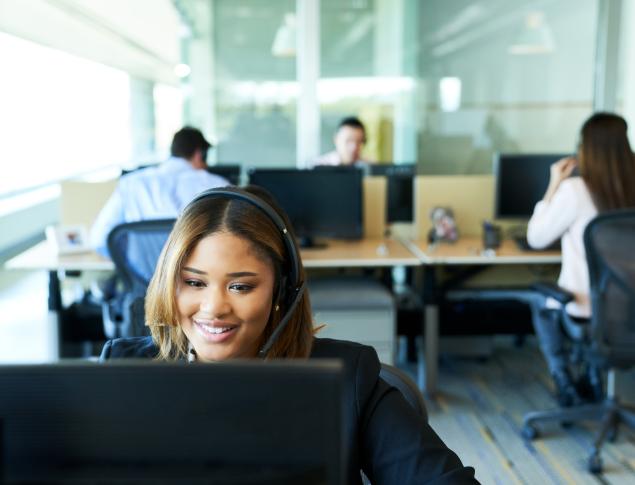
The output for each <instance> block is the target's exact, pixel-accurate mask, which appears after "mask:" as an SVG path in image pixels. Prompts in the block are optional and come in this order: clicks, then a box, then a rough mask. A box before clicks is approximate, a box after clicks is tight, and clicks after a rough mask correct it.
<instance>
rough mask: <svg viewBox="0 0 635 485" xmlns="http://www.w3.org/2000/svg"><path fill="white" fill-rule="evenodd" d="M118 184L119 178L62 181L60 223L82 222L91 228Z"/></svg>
mask: <svg viewBox="0 0 635 485" xmlns="http://www.w3.org/2000/svg"><path fill="white" fill-rule="evenodd" d="M116 185H117V179H113V180H107V181H105V182H79V181H73V180H67V181H65V182H62V184H61V186H62V194H61V198H60V224H62V225H71V224H73V225H74V224H81V225H84V226H85V227H86V228H90V226H91V225H92V224H93V222H94V220H95V218H96V217H97V214H99V211H100V210H101V208H102V207H103V206H104V205H105V204H106V201H107V200H108V197H110V194H112V192H113V191H114V190H115V186H116Z"/></svg>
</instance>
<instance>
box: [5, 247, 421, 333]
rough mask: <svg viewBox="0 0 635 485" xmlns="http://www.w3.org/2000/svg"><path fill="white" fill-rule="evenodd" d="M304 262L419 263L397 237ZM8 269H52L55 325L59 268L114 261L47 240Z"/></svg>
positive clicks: (93, 267)
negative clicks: (61, 251)
mask: <svg viewBox="0 0 635 485" xmlns="http://www.w3.org/2000/svg"><path fill="white" fill-rule="evenodd" d="M301 255H302V261H303V262H304V266H305V267H306V268H343V267H347V268H354V267H370V268H382V267H383V268H387V267H393V266H418V265H419V264H420V261H419V257H418V256H416V255H415V254H413V253H412V252H411V251H410V250H409V249H408V248H407V247H406V245H405V244H404V243H402V242H400V241H397V240H394V239H364V240H361V241H334V240H333V241H328V243H327V246H326V247H325V248H319V249H303V250H302V251H301ZM5 267H6V268H9V269H22V270H24V269H28V270H46V271H48V272H49V299H48V309H49V312H50V315H51V318H55V322H56V325H57V326H58V327H59V324H60V320H59V317H60V312H61V311H62V309H63V305H62V295H61V285H60V277H59V272H60V271H113V270H114V269H115V268H114V264H113V263H112V261H111V260H109V259H107V258H104V257H101V256H99V255H98V254H96V253H81V254H74V255H64V256H60V255H57V254H56V252H55V251H54V249H53V248H52V247H51V246H50V245H49V244H48V243H47V242H46V241H44V242H41V243H39V244H37V245H36V246H33V247H32V248H30V249H28V250H26V251H25V252H23V253H22V254H19V255H18V256H16V257H14V258H12V259H10V260H9V261H7V262H6V264H5Z"/></svg>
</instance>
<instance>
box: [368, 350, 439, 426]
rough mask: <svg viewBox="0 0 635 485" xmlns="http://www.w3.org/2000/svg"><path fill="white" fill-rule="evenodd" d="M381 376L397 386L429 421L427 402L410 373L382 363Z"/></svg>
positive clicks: (389, 383) (409, 402) (388, 382)
mask: <svg viewBox="0 0 635 485" xmlns="http://www.w3.org/2000/svg"><path fill="white" fill-rule="evenodd" d="M379 377H381V378H382V379H383V380H384V381H385V382H386V383H387V384H388V385H391V386H393V387H395V388H397V389H398V390H399V392H401V394H402V395H403V397H404V398H405V399H406V401H407V402H408V404H410V405H411V406H412V407H413V408H414V409H415V411H417V413H418V414H419V415H420V416H421V417H423V419H424V420H425V421H428V411H427V410H426V403H425V401H424V400H423V395H422V394H421V390H420V389H419V387H418V386H417V384H415V382H414V381H413V380H412V379H411V378H410V376H409V375H408V374H406V373H405V372H404V371H402V370H401V369H399V368H397V367H395V366H392V365H389V364H384V363H382V364H381V369H380V371H379Z"/></svg>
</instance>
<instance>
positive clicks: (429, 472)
mask: <svg viewBox="0 0 635 485" xmlns="http://www.w3.org/2000/svg"><path fill="white" fill-rule="evenodd" d="M157 354H158V350H157V347H156V346H155V345H154V342H153V341H152V339H151V337H134V338H124V339H116V340H110V341H108V342H106V345H105V346H104V349H103V350H102V353H101V357H100V360H102V361H105V360H107V359H116V358H135V357H136V358H138V357H142V358H143V357H147V358H152V357H155V356H156V355H157ZM310 358H311V359H341V360H342V361H343V363H344V369H345V379H346V381H347V382H348V383H349V385H347V386H345V389H344V398H345V400H346V402H347V403H348V405H347V406H346V411H345V413H346V414H345V423H346V424H345V429H344V439H345V440H346V443H347V445H348V449H349V462H348V479H347V483H349V484H355V483H357V484H360V483H361V478H360V473H359V470H363V471H364V473H365V474H366V476H368V478H369V479H370V481H371V483H372V484H373V485H382V484H385V485H404V484H410V483H434V484H450V483H451V484H463V483H478V482H477V481H476V479H475V478H474V469H473V468H472V467H464V466H463V465H462V464H461V461H460V460H459V458H458V457H457V456H456V454H454V452H452V451H451V450H450V449H449V448H448V447H447V446H446V445H445V444H444V443H443V441H441V438H439V436H437V434H436V433H435V432H434V431H433V430H432V428H431V427H430V426H429V425H428V423H427V422H426V421H425V420H424V419H423V418H422V417H421V416H419V415H418V414H417V413H416V411H415V410H414V409H413V408H412V407H411V406H410V405H409V404H408V403H407V402H406V400H405V399H404V398H403V396H402V395H401V393H400V392H399V391H398V390H397V389H395V388H394V387H391V386H389V385H388V384H386V383H385V382H384V381H383V380H382V379H380V378H379V370H380V363H379V359H378V358H377V353H376V352H375V350H374V349H373V348H372V347H368V346H366V345H361V344H356V343H353V342H344V341H341V340H332V339H320V338H316V339H315V340H314V344H313V349H312V351H311V355H310Z"/></svg>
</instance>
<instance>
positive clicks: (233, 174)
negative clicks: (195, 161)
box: [205, 165, 240, 186]
mask: <svg viewBox="0 0 635 485" xmlns="http://www.w3.org/2000/svg"><path fill="white" fill-rule="evenodd" d="M205 169H206V170H207V171H208V172H209V173H211V174H214V175H219V176H221V177H224V178H226V179H227V180H228V181H229V183H230V184H232V185H236V186H238V185H240V165H208V166H207V167H206V168H205Z"/></svg>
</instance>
